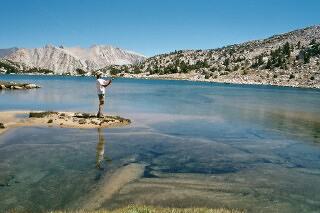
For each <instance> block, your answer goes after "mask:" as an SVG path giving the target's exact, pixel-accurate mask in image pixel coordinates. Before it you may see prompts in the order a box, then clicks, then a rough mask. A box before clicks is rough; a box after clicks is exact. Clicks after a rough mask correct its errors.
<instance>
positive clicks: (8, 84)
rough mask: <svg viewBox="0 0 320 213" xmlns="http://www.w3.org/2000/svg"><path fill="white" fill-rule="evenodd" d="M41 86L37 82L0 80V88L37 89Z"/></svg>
mask: <svg viewBox="0 0 320 213" xmlns="http://www.w3.org/2000/svg"><path fill="white" fill-rule="evenodd" d="M37 88H40V86H38V85H36V84H29V83H16V82H12V81H10V82H6V81H0V90H5V89H9V90H25V89H37Z"/></svg>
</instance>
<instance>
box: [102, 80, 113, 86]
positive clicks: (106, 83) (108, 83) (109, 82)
mask: <svg viewBox="0 0 320 213" xmlns="http://www.w3.org/2000/svg"><path fill="white" fill-rule="evenodd" d="M111 82H112V81H111V79H110V80H108V81H105V84H104V85H102V86H104V87H107V86H109V85H110V84H111Z"/></svg>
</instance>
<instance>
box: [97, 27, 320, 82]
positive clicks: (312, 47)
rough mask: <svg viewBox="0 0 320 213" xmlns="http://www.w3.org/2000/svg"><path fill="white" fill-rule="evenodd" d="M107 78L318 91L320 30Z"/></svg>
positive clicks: (191, 54)
mask: <svg viewBox="0 0 320 213" xmlns="http://www.w3.org/2000/svg"><path fill="white" fill-rule="evenodd" d="M102 71H104V72H105V73H106V74H112V75H118V76H124V77H138V78H171V79H172V78H173V79H188V80H203V81H211V82H226V83H240V84H271V85H281V86H297V87H316V88H320V26H313V27H309V28H305V29H301V30H295V31H292V32H289V33H285V34H282V35H276V36H272V37H270V38H268V39H264V40H256V41H250V42H246V43H243V44H236V45H230V46H227V47H222V48H218V49H209V50H183V51H175V52H172V53H169V54H162V55H157V56H154V57H151V58H148V59H147V60H145V61H143V62H142V63H139V64H135V65H129V66H107V67H105V68H104V69H102Z"/></svg>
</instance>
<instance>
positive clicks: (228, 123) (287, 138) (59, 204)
mask: <svg viewBox="0 0 320 213" xmlns="http://www.w3.org/2000/svg"><path fill="white" fill-rule="evenodd" d="M0 80H4V81H18V82H20V81H21V82H28V83H36V84H38V85H40V86H42V88H41V89H36V90H28V91H18V90H14V91H0V110H1V111H6V110H52V111H87V112H96V111H97V104H98V98H97V95H96V89H95V79H94V78H89V77H67V76H27V75H20V76H18V75H0ZM319 106H320V90H315V89H299V88H281V87H273V86H254V85H230V84H217V83H205V82H189V81H169V80H137V79H115V80H114V81H113V84H112V86H111V88H110V89H108V90H107V97H106V106H105V111H106V112H107V113H110V114H114V115H120V116H122V117H125V118H129V119H131V120H132V124H131V125H130V126H127V127H124V128H113V129H63V128H45V127H21V128H15V129H10V130H9V131H7V132H6V133H5V134H3V135H1V136H0V212H3V211H6V210H9V209H15V210H17V211H33V212H42V211H49V210H59V209H62V210H63V209H77V208H81V207H82V206H83V205H84V204H88V203H90V204H92V205H94V203H92V202H94V201H92V200H93V199H92V198H94V197H95V196H97V195H99V193H102V192H104V191H103V190H105V186H106V183H107V182H108V181H110V180H113V179H115V181H114V182H113V183H114V186H117V187H116V190H114V191H112V190H111V191H110V192H108V193H109V195H108V196H107V195H105V197H104V199H103V200H101V201H100V202H99V205H98V206H99V207H103V208H108V209H114V208H119V207H122V206H126V205H128V204H130V203H136V204H146V205H155V206H164V207H212V208H215V207H228V208H239V209H245V210H247V211H248V212H318V211H319V209H320V193H319V192H320V107H319ZM97 164H99V165H100V167H101V169H97V167H96V165H97ZM128 165H142V168H143V173H142V175H140V176H136V177H134V175H135V170H130V169H128V170H127V172H124V173H117V172H118V171H120V170H121V168H126V167H128ZM113 174H123V175H120V176H119V177H118V178H115V177H117V176H112V175H113ZM131 176H132V178H133V179H130V177H131ZM123 178H124V179H126V178H127V179H128V180H122V179H123ZM130 180H131V181H130ZM111 192H112V193H111ZM108 193H105V194H108Z"/></svg>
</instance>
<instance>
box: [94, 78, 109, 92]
mask: <svg viewBox="0 0 320 213" xmlns="http://www.w3.org/2000/svg"><path fill="white" fill-rule="evenodd" d="M107 83H108V81H106V80H103V79H101V78H99V79H97V81H96V85H97V93H98V94H99V95H100V94H103V95H104V94H105V93H106V88H105V87H104V86H103V85H106V84H107Z"/></svg>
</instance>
